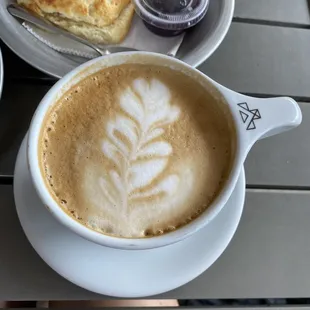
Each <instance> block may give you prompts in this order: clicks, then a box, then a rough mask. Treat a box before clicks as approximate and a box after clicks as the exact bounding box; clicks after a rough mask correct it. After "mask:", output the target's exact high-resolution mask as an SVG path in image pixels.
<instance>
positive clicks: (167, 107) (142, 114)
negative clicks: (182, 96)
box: [85, 79, 181, 236]
mask: <svg viewBox="0 0 310 310" xmlns="http://www.w3.org/2000/svg"><path fill="white" fill-rule="evenodd" d="M170 100H171V95H170V91H169V89H168V88H167V87H166V86H165V85H164V84H163V83H161V82H160V81H158V80H156V79H153V80H151V81H150V82H148V81H146V80H145V79H137V80H134V81H133V83H132V86H131V87H128V88H127V89H126V90H125V91H124V92H123V94H121V95H120V100H119V104H120V106H121V109H122V110H121V112H122V113H120V114H117V115H116V116H115V118H114V120H110V121H108V123H107V125H106V128H105V134H106V139H105V140H104V141H103V143H102V151H103V153H104V155H105V157H106V158H108V159H109V160H111V161H112V162H113V163H114V164H115V169H113V170H110V171H108V174H107V175H106V176H105V177H100V178H99V179H98V182H99V187H100V188H101V190H102V195H101V198H103V199H98V200H97V199H94V196H93V195H91V198H93V203H95V204H98V207H99V208H104V209H105V210H106V211H107V212H108V213H110V217H111V218H114V219H115V222H113V221H109V223H107V225H109V226H110V229H111V230H113V231H115V230H117V231H119V232H120V231H121V232H122V235H130V236H139V235H140V234H141V232H143V226H142V225H141V226H142V227H140V225H137V220H135V219H137V218H140V219H141V218H143V217H145V215H147V214H148V213H149V210H148V208H152V205H153V210H152V212H151V213H152V214H149V216H150V215H152V218H153V220H155V221H156V217H158V216H160V213H161V211H162V210H161V209H162V208H166V207H167V206H169V205H170V207H172V205H171V204H172V203H173V200H174V199H175V197H174V196H175V195H176V194H177V190H178V186H179V183H180V177H179V175H177V174H170V175H165V174H163V172H164V170H165V169H166V167H167V165H168V164H169V158H170V155H171V154H172V153H173V149H172V146H171V144H170V143H169V142H167V141H165V140H164V139H163V138H162V135H163V134H164V132H165V127H166V126H167V125H169V124H171V123H173V122H175V121H177V119H178V117H179V115H180V113H181V111H180V108H179V107H177V106H173V105H172V104H171V103H170ZM85 180H87V183H86V184H85V188H86V189H87V190H86V192H85V194H86V195H87V193H89V192H90V190H89V188H87V187H88V185H92V184H93V182H91V181H90V180H88V179H85ZM96 198H97V197H96ZM98 198H99V197H98ZM100 204H101V206H100ZM138 213H141V214H138ZM149 216H148V219H147V221H149V220H150V218H149ZM120 219H122V220H123V221H122V223H121V225H119V222H120ZM132 222H134V224H135V225H133V226H132V225H131V223H132ZM91 224H92V226H93V227H94V228H99V229H100V227H101V226H103V225H104V224H103V223H102V220H101V221H100V220H99V222H97V220H96V218H94V219H92V220H91ZM117 226H118V227H117Z"/></svg>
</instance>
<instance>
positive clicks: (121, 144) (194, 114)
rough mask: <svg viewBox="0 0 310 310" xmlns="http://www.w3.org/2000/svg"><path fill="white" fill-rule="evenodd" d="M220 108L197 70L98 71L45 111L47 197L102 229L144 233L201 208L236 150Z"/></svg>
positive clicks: (171, 226) (173, 224) (183, 220)
mask: <svg viewBox="0 0 310 310" xmlns="http://www.w3.org/2000/svg"><path fill="white" fill-rule="evenodd" d="M234 147H235V132H234V126H233V122H232V118H231V115H230V112H229V109H228V107H227V106H226V104H225V103H224V102H223V101H222V99H221V98H220V96H219V95H218V94H214V92H213V91H210V90H208V89H206V88H205V87H204V86H202V84H201V83H199V81H197V80H196V78H193V77H190V76H187V75H186V74H185V73H181V72H178V71H176V70H173V69H171V68H168V67H164V66H159V65H151V66H150V65H143V64H141V65H139V64H123V65H119V66H114V67H110V68H106V69H103V70H101V71H99V72H97V73H95V74H94V75H92V76H89V77H87V78H85V79H84V80H82V81H81V82H80V83H78V84H77V85H76V86H74V87H72V88H71V89H70V90H68V91H67V92H66V93H65V94H63V95H62V96H61V98H60V99H59V100H58V101H57V102H56V103H55V104H54V105H53V107H52V108H51V109H50V111H49V112H48V113H47V115H46V117H45V120H44V125H43V127H42V130H41V134H40V145H39V154H38V156H39V160H40V165H41V167H40V168H41V171H42V174H43V176H44V179H45V182H46V186H47V187H48V189H49V191H50V193H51V195H52V196H53V198H54V200H55V201H56V202H57V203H58V204H59V206H60V207H61V208H62V209H63V210H64V211H65V212H67V213H68V214H69V215H70V216H71V217H73V218H74V219H75V220H77V221H79V222H80V223H81V224H83V225H85V226H86V227H88V228H90V229H93V230H96V231H98V232H100V233H103V234H107V235H112V236H115V237H122V238H144V237H151V236H156V235H160V234H163V233H167V232H170V231H174V230H176V229H178V228H179V227H181V226H183V225H185V224H187V223H189V222H191V221H192V220H194V219H195V218H197V217H198V216H199V215H200V214H201V213H202V212H204V211H205V210H206V209H207V208H208V207H209V206H210V204H211V203H212V201H213V200H214V199H215V198H216V197H217V195H218V193H219V192H220V191H221V188H222V186H223V184H224V183H225V180H226V179H227V177H228V175H229V172H230V168H231V161H232V158H233V157H234Z"/></svg>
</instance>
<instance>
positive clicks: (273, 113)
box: [233, 93, 302, 150]
mask: <svg viewBox="0 0 310 310" xmlns="http://www.w3.org/2000/svg"><path fill="white" fill-rule="evenodd" d="M235 94H236V93H235ZM234 97H235V98H234V99H235V100H233V101H234V103H233V107H234V109H233V113H234V114H235V117H236V118H237V125H238V126H237V127H238V128H237V130H238V132H239V134H240V135H241V136H242V138H241V143H242V144H243V146H244V147H245V148H246V149H247V150H249V149H250V148H251V146H252V145H253V144H254V143H255V142H256V141H257V140H259V139H262V138H266V137H270V136H273V135H276V134H278V133H281V132H284V131H287V130H290V129H293V128H295V127H297V126H298V125H300V123H301V121H302V114H301V110H300V107H299V105H298V104H297V102H296V101H295V100H293V99H292V98H289V97H277V98H267V99H260V98H253V97H248V96H242V95H241V96H240V95H239V96H234ZM236 99H237V100H236Z"/></svg>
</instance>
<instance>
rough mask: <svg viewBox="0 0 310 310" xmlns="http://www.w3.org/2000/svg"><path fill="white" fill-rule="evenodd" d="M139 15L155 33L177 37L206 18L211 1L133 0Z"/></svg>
mask: <svg viewBox="0 0 310 310" xmlns="http://www.w3.org/2000/svg"><path fill="white" fill-rule="evenodd" d="M133 3H134V4H135V9H136V12H137V14H138V15H139V16H140V18H142V20H143V21H144V23H145V25H146V26H147V27H148V28H149V29H150V30H151V31H152V32H154V33H156V34H158V35H162V36H175V35H178V34H180V33H182V32H183V31H185V30H186V29H188V28H191V27H193V26H195V25H196V24H197V23H199V22H200V21H201V20H202V18H203V17H204V16H205V14H206V12H207V10H208V6H209V0H133Z"/></svg>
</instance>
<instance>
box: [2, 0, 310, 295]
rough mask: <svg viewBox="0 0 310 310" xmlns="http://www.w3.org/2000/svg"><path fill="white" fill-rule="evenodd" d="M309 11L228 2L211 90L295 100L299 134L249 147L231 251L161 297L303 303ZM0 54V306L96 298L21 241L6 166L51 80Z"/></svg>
mask: <svg viewBox="0 0 310 310" xmlns="http://www.w3.org/2000/svg"><path fill="white" fill-rule="evenodd" d="M308 4H309V3H308V1H307V0H294V1H291V0H260V1H258V0H236V10H235V18H234V21H233V24H232V26H231V29H230V31H229V33H228V35H227V37H226V38H225V40H224V42H223V44H222V45H221V46H220V47H219V49H218V50H217V51H216V52H215V53H214V55H213V56H211V58H210V59H208V60H207V61H206V62H205V63H204V64H203V65H202V66H201V67H200V70H202V71H203V72H205V73H206V74H207V75H209V76H210V77H212V78H214V79H215V80H217V81H218V82H220V83H222V84H224V85H226V86H228V87H230V88H232V89H234V90H236V91H239V92H242V93H246V94H248V95H253V96H258V97H267V96H277V95H288V96H292V97H294V98H295V99H296V100H298V101H299V102H300V106H301V109H302V111H303V117H304V120H303V123H302V125H301V126H300V127H299V128H298V129H296V130H293V131H291V132H288V133H285V134H282V135H279V136H275V137H272V138H269V139H266V140H262V141H260V142H258V143H257V144H256V145H255V146H254V148H253V149H252V151H251V153H250V154H249V157H248V159H247V161H246V164H245V168H246V177H247V187H248V189H247V195H246V202H245V208H244V213H243V216H242V219H241V222H240V225H239V227H238V230H237V232H236V235H235V236H234V238H233V240H232V242H231V244H230V245H229V246H228V248H227V250H226V251H225V252H224V254H223V255H222V256H221V257H220V258H219V260H218V261H217V262H216V263H215V264H214V265H213V266H212V267H211V268H210V269H209V270H207V271H206V272H205V273H204V274H202V275H201V276H200V277H198V278H197V279H195V280H194V281H192V282H191V283H189V284H187V285H185V286H183V287H181V288H179V289H176V290H175V291H172V292H168V293H166V294H164V295H162V296H161V297H164V298H179V299H204V298H208V299H213V298H221V299H225V298H277V297H278V298H297V297H307V296H309V295H310V225H309V219H310V192H309V191H308V190H309V188H310V165H309V161H308V158H309V157H308V156H310V134H309V133H310V103H309V101H310V87H309V85H310V84H309V83H310V82H309V81H310V30H309V28H310V10H309V7H308ZM1 47H2V48H3V49H4V65H5V85H4V92H3V97H2V99H1V102H0V145H1V148H0V208H1V211H2V213H1V214H2V215H1V217H0V246H1V250H0V300H44V299H49V300H51V299H99V298H101V299H102V298H104V297H102V296H99V295H96V294H93V293H91V292H88V291H85V290H83V289H81V288H79V287H76V286H75V285H73V284H71V283H69V282H68V281H66V280H64V279H62V278H61V277H60V276H59V275H57V274H56V273H55V272H54V271H52V270H51V269H50V268H49V267H48V266H47V265H46V264H45V263H44V262H43V261H42V260H41V259H40V258H39V257H38V255H37V254H36V253H35V251H34V250H33V249H32V248H31V246H30V244H29V243H28V241H27V240H26V237H25V236H24V234H23V232H22V229H21V227H20V224H19V222H18V219H17V216H16V211H15V206H14V200H13V193H12V185H11V184H12V176H13V169H14V163H15V159H16V154H17V150H18V147H19V145H20V142H21V140H22V138H23V136H24V135H25V132H26V131H27V128H28V125H29V121H30V119H31V116H32V113H33V111H34V110H35V108H36V106H37V104H38V103H39V102H40V99H41V98H42V96H43V95H44V94H45V93H46V91H47V90H48V89H49V88H50V87H51V85H53V83H54V82H55V80H54V79H53V78H50V77H47V76H45V75H44V74H42V73H40V72H38V71H36V70H35V69H32V68H30V66H28V65H27V64H25V63H24V62H23V61H21V60H19V59H18V58H17V57H16V56H14V55H13V54H12V53H11V52H10V51H9V50H8V49H7V48H4V46H3V45H1ZM13 64H14V66H13ZM308 216H309V217H308Z"/></svg>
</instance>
